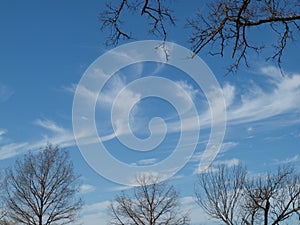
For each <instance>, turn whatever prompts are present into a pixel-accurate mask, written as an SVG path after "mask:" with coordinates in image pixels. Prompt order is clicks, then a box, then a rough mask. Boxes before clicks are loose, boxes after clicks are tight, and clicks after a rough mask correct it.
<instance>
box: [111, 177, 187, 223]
mask: <svg viewBox="0 0 300 225" xmlns="http://www.w3.org/2000/svg"><path fill="white" fill-rule="evenodd" d="M158 180H159V179H158V177H157V176H152V175H151V176H145V175H143V176H140V177H138V178H137V181H138V184H139V186H137V187H136V188H134V190H133V194H132V195H128V194H126V193H125V192H122V194H120V195H118V196H117V197H116V198H115V200H114V201H113V202H111V205H110V208H109V210H110V212H111V217H112V220H111V221H110V223H109V224H114V225H125V224H126V225H186V224H189V216H188V213H183V212H182V210H181V209H180V204H179V199H178V192H177V191H176V190H175V189H174V187H173V186H170V185H168V184H167V183H165V182H163V183H158Z"/></svg>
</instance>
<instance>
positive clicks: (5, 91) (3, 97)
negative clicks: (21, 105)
mask: <svg viewBox="0 0 300 225" xmlns="http://www.w3.org/2000/svg"><path fill="white" fill-rule="evenodd" d="M13 94H14V90H13V89H12V88H10V87H8V86H6V85H4V84H1V83H0V103H1V102H5V101H7V100H8V99H9V98H10V97H11V96H12V95H13Z"/></svg>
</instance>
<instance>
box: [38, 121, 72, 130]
mask: <svg viewBox="0 0 300 225" xmlns="http://www.w3.org/2000/svg"><path fill="white" fill-rule="evenodd" d="M35 124H36V125H38V126H41V127H43V128H45V129H47V130H50V131H52V132H56V133H64V132H66V130H65V129H64V128H63V127H61V126H59V125H57V124H56V123H55V122H53V121H51V120H41V119H37V120H36V121H35Z"/></svg>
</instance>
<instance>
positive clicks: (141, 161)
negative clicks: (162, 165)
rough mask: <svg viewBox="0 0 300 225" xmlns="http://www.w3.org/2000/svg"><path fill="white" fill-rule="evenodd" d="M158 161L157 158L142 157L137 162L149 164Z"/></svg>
mask: <svg viewBox="0 0 300 225" xmlns="http://www.w3.org/2000/svg"><path fill="white" fill-rule="evenodd" d="M155 162H157V159H156V158H150V159H142V160H139V161H138V162H137V164H138V165H149V164H153V163H155Z"/></svg>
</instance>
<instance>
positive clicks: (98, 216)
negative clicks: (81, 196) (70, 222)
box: [79, 201, 110, 225]
mask: <svg viewBox="0 0 300 225" xmlns="http://www.w3.org/2000/svg"><path fill="white" fill-rule="evenodd" d="M109 205H110V201H103V202H97V203H93V204H89V205H85V206H84V207H83V209H82V212H81V215H82V216H81V218H80V221H79V222H80V223H81V224H89V225H99V224H107V223H108V220H109V215H108V207H109Z"/></svg>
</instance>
